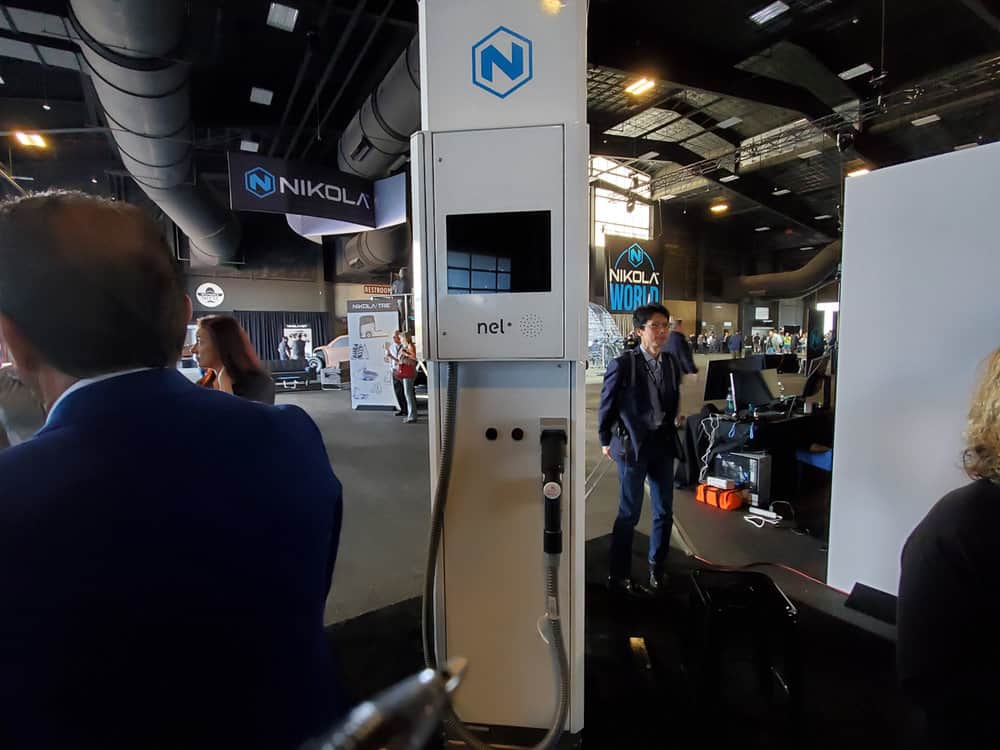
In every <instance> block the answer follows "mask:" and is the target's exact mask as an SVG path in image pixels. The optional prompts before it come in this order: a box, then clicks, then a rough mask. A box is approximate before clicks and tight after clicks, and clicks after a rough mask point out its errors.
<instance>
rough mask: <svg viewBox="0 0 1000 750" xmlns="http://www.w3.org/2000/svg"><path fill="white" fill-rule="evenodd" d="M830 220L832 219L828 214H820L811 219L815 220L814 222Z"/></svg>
mask: <svg viewBox="0 0 1000 750" xmlns="http://www.w3.org/2000/svg"><path fill="white" fill-rule="evenodd" d="M832 218H833V217H832V216H830V214H820V215H819V216H813V219H815V220H816V221H823V219H832Z"/></svg>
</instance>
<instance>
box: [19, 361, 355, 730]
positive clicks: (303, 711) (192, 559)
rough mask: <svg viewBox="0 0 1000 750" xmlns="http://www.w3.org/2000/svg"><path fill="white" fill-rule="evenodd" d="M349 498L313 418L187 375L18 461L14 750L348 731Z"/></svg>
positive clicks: (88, 397) (115, 393)
mask: <svg viewBox="0 0 1000 750" xmlns="http://www.w3.org/2000/svg"><path fill="white" fill-rule="evenodd" d="M341 503H342V499H341V486H340V482H338V481H337V478H336V477H335V476H334V474H333V471H332V470H331V468H330V463H329V459H328V458H327V455H326V451H325V449H324V447H323V442H322V438H321V436H320V433H319V430H318V429H317V428H316V425H315V424H314V423H313V422H312V420H311V419H310V418H309V417H308V416H307V415H306V414H305V412H303V411H302V410H301V409H299V408H297V407H290V406H283V407H272V406H263V405H261V404H255V403H250V402H247V401H243V400H241V399H238V398H236V397H234V396H230V395H227V394H225V393H221V392H219V391H213V390H208V389H204V388H198V387H197V386H195V385H193V384H191V383H190V382H188V381H187V380H186V379H185V378H184V377H183V376H182V375H180V374H179V373H178V372H177V371H175V370H170V369H165V370H149V371H144V372H139V373H135V374H130V375H123V376H119V377H117V378H114V379H111V380H107V381H103V382H99V383H95V384H92V385H90V386H88V387H86V388H83V389H81V390H79V391H76V392H74V393H72V394H70V395H69V396H67V397H66V399H65V400H64V401H63V402H62V403H60V404H59V405H58V406H57V407H56V409H55V411H54V412H53V413H52V415H51V418H50V420H49V422H48V424H47V425H46V426H45V427H44V428H43V429H42V430H41V431H40V432H39V433H38V435H37V436H36V437H35V438H33V439H32V440H29V441H27V442H25V443H22V444H21V445H19V446H16V447H14V448H10V449H8V450H6V451H3V452H2V453H0V747H4V748H6V747H18V748H20V747H24V748H28V747H31V748H56V747H67V748H69V747H72V748H95V749H96V748H126V747H128V748H140V747H141V748H167V747H169V748H202V747H206V748H207V747H213V748H221V747H232V748H245V747H252V748H265V747H266V748H292V747H297V746H298V745H299V744H300V743H301V742H302V741H303V740H305V739H306V738H308V737H311V736H315V735H316V734H318V733H319V732H321V731H322V730H323V729H325V728H326V727H328V726H329V724H330V723H331V722H333V721H334V720H335V719H336V718H337V717H338V716H339V714H340V713H342V711H343V708H344V707H343V705H342V698H341V695H340V690H339V687H338V685H337V684H336V680H335V679H334V675H333V669H332V665H331V656H330V653H329V646H328V642H327V641H326V639H325V636H324V631H323V609H324V604H325V601H326V596H327V592H328V590H329V587H330V580H331V576H332V572H333V564H334V560H335V558H336V553H337V543H338V540H339V536H340V525H341V514H342V505H341Z"/></svg>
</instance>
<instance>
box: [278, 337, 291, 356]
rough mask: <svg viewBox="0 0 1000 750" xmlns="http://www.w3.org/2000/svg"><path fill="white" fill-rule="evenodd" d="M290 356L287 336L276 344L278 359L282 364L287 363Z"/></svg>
mask: <svg viewBox="0 0 1000 750" xmlns="http://www.w3.org/2000/svg"><path fill="white" fill-rule="evenodd" d="M291 354H292V348H291V347H290V346H289V345H288V336H282V337H281V341H280V342H279V343H278V359H280V360H281V361H282V362H286V361H288V358H289V357H290V356H291Z"/></svg>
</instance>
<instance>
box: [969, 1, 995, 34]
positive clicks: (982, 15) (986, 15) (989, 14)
mask: <svg viewBox="0 0 1000 750" xmlns="http://www.w3.org/2000/svg"><path fill="white" fill-rule="evenodd" d="M962 5H964V6H965V7H966V8H968V9H969V10H971V11H972V12H973V13H975V14H976V16H977V17H978V18H979V19H980V20H981V21H982V22H983V23H985V24H986V25H987V26H989V27H990V28H991V29H993V30H994V31H998V32H1000V16H998V15H997V14H996V13H995V12H994V11H992V10H990V9H989V8H987V7H986V5H985V4H984V3H983V2H982V0H962Z"/></svg>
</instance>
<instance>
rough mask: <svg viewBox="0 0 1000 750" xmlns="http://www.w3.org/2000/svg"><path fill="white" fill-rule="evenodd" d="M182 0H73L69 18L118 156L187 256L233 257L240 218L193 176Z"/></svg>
mask: <svg viewBox="0 0 1000 750" xmlns="http://www.w3.org/2000/svg"><path fill="white" fill-rule="evenodd" d="M185 5H186V3H185V2H184V0H158V2H155V3H152V2H147V1H145V0H71V2H70V18H69V21H70V24H71V26H72V29H73V31H74V32H75V35H76V36H77V37H78V39H77V41H78V43H79V45H80V49H81V51H82V53H83V56H84V58H85V59H86V62H87V65H88V67H89V68H90V71H89V72H90V74H91V79H92V81H93V84H94V87H95V89H96V90H97V96H98V99H99V100H100V103H101V106H102V107H103V109H104V113H105V115H106V117H107V121H108V127H109V128H110V129H111V135H112V136H113V138H114V140H115V143H116V145H117V146H118V150H119V152H120V154H121V158H122V162H123V163H124V165H125V168H126V169H127V170H128V172H129V174H130V175H131V176H132V178H133V179H134V180H135V182H136V183H137V184H138V185H139V187H140V188H141V189H142V190H143V192H145V193H146V195H148V196H149V198H150V199H151V200H152V201H153V202H154V203H156V204H157V205H158V206H159V207H160V208H161V209H162V210H163V212H164V213H165V214H166V215H167V216H169V217H170V218H171V219H172V220H173V222H174V223H175V224H176V225H177V226H178V227H179V228H180V230H181V231H182V232H184V234H185V235H187V237H188V238H189V240H190V242H191V256H192V261H198V262H201V263H204V264H218V263H224V262H226V261H231V260H234V259H235V258H236V257H237V255H238V250H239V244H240V229H239V224H238V223H237V222H236V218H235V216H234V215H233V213H232V212H231V211H230V210H229V209H228V208H226V207H224V206H223V205H222V204H220V203H219V202H218V201H217V200H216V199H215V198H214V197H213V196H212V195H211V194H210V193H209V192H208V191H207V189H206V188H205V187H204V186H203V185H198V184H195V183H194V182H193V179H192V156H193V151H194V139H193V133H192V126H191V99H190V91H189V76H190V64H189V63H187V62H185V61H183V60H182V59H181V58H182V55H181V46H182V40H183V37H184V24H185V19H186V13H185Z"/></svg>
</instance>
